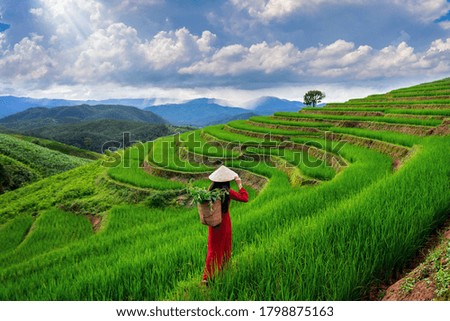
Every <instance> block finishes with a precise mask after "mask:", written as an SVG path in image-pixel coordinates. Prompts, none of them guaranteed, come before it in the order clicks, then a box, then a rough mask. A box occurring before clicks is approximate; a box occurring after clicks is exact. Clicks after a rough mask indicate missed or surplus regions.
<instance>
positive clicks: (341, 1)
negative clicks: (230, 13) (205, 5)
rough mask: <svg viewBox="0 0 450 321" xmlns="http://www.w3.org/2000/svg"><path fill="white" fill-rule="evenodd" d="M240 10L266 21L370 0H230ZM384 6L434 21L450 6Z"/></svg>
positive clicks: (437, 1) (421, 2)
mask: <svg viewBox="0 0 450 321" xmlns="http://www.w3.org/2000/svg"><path fill="white" fill-rule="evenodd" d="M230 3H231V4H232V5H233V6H235V8H236V9H237V10H240V11H246V12H247V13H248V14H249V15H250V16H251V17H253V18H255V19H258V20H260V21H261V22H263V23H267V22H270V21H272V20H275V19H280V18H283V17H285V16H288V15H290V14H293V13H305V12H308V13H309V12H312V11H318V9H319V8H320V7H321V6H324V5H327V6H330V5H362V4H370V3H373V2H372V1H370V0H230ZM379 4H381V5H383V6H392V5H395V6H396V7H397V8H392V9H391V10H405V11H406V12H409V13H410V14H411V15H413V16H415V17H417V18H418V19H419V20H420V21H422V22H433V21H434V20H436V19H438V18H440V17H442V16H443V15H445V14H446V13H447V12H448V10H450V4H449V3H448V2H447V1H446V0H380V1H379Z"/></svg>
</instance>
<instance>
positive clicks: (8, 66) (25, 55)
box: [0, 35, 54, 82]
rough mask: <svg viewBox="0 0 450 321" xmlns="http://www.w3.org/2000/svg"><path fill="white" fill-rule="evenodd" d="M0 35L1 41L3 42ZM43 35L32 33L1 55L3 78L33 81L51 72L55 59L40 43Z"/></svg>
mask: <svg viewBox="0 0 450 321" xmlns="http://www.w3.org/2000/svg"><path fill="white" fill-rule="evenodd" d="M1 39H2V38H1V37H0V43H1ZM42 40H43V37H42V36H38V35H32V36H31V37H25V38H23V39H22V40H21V41H20V42H19V43H17V44H15V45H14V47H13V48H12V49H9V50H6V51H4V52H3V55H2V56H0V74H1V75H2V78H3V80H6V79H8V80H10V81H13V82H14V81H32V80H36V79H41V78H42V77H44V76H46V75H47V74H49V73H50V71H51V70H52V68H53V66H54V61H53V60H52V59H51V58H50V56H49V55H48V54H47V52H46V50H45V48H44V47H43V46H42V45H41V44H40V43H41V42H42Z"/></svg>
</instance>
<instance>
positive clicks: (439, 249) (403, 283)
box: [371, 219, 450, 301]
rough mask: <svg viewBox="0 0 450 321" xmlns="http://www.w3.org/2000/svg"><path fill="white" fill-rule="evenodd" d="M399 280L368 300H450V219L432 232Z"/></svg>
mask: <svg viewBox="0 0 450 321" xmlns="http://www.w3.org/2000/svg"><path fill="white" fill-rule="evenodd" d="M411 266H413V267H412V268H409V269H406V271H405V272H404V273H403V275H402V277H401V278H400V279H399V280H397V281H396V282H395V283H393V284H392V285H390V286H387V285H384V286H381V287H380V288H379V289H377V291H373V293H372V295H371V300H380V298H381V300H383V301H431V300H444V301H448V300H450V219H448V220H447V221H446V222H445V224H444V226H443V227H442V228H440V229H439V230H438V231H437V232H436V233H434V234H433V235H432V236H431V237H430V238H429V240H428V242H427V244H426V246H425V247H424V249H422V250H421V251H420V253H419V255H418V256H417V257H416V258H415V260H413V261H412V262H411Z"/></svg>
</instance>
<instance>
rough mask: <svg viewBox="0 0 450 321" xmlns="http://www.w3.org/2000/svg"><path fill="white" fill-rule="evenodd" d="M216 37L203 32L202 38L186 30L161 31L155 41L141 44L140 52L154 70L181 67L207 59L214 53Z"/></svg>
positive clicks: (154, 38) (208, 32)
mask: <svg viewBox="0 0 450 321" xmlns="http://www.w3.org/2000/svg"><path fill="white" fill-rule="evenodd" d="M215 38H216V35H214V34H213V33H211V32H210V31H207V30H206V31H203V33H202V35H201V37H199V36H196V35H193V34H191V33H190V32H189V30H188V29H186V28H181V29H178V30H176V31H161V32H159V33H158V34H156V35H155V36H154V37H153V39H151V40H150V41H146V42H145V43H141V44H140V45H139V52H140V53H142V54H143V56H144V57H145V60H146V62H147V63H148V64H149V65H150V66H152V67H153V69H156V70H161V69H163V68H173V67H174V66H175V67H179V66H180V65H183V64H187V63H191V62H192V61H194V60H196V59H201V58H203V57H205V56H206V55H207V54H208V53H209V52H211V51H212V45H213V43H214V40H215Z"/></svg>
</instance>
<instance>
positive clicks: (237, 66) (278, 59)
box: [180, 42, 300, 76]
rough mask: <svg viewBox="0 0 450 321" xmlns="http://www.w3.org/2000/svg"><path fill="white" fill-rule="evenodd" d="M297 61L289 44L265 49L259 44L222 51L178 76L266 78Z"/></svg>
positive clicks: (222, 49)
mask: <svg viewBox="0 0 450 321" xmlns="http://www.w3.org/2000/svg"><path fill="white" fill-rule="evenodd" d="M299 59H300V56H299V51H298V49H297V48H295V46H294V45H293V44H291V43H287V44H281V43H276V44H274V45H268V44H267V43H266V42H261V43H258V44H254V45H252V46H250V47H249V48H246V47H244V46H242V45H230V46H226V47H223V48H221V49H220V50H218V51H217V52H215V53H214V54H213V55H212V56H211V57H208V58H207V59H205V60H203V61H199V62H196V63H194V64H193V65H191V66H189V67H185V68H181V69H180V73H183V74H195V73H202V74H212V75H215V76H223V75H240V74H245V73H248V72H252V71H259V72H263V73H266V74H268V73H273V72H276V71H280V70H283V69H287V68H289V67H290V66H292V65H294V64H295V63H297V62H298V61H299Z"/></svg>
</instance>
